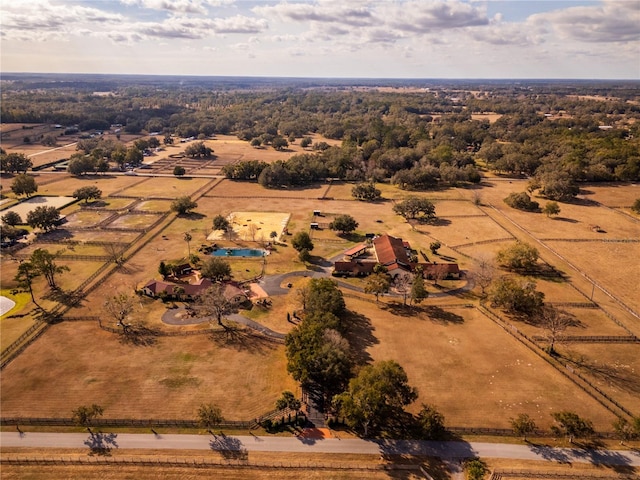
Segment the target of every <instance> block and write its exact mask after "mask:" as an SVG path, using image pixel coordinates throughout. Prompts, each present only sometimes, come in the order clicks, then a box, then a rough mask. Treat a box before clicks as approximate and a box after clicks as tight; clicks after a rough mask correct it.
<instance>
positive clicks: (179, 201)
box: [171, 196, 198, 215]
mask: <svg viewBox="0 0 640 480" xmlns="http://www.w3.org/2000/svg"><path fill="white" fill-rule="evenodd" d="M196 208H198V204H197V203H196V202H194V201H193V200H191V198H190V197H188V196H184V197H178V198H176V199H175V200H174V201H173V202H171V211H173V212H176V213H177V214H178V215H185V214H187V213H189V212H191V210H194V209H196Z"/></svg>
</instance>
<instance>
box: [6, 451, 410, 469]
mask: <svg viewBox="0 0 640 480" xmlns="http://www.w3.org/2000/svg"><path fill="white" fill-rule="evenodd" d="M221 451H222V452H230V453H235V454H236V455H237V456H239V457H242V458H237V459H215V458H192V457H183V458H173V459H169V458H160V457H146V458H139V457H119V456H118V457H112V456H86V457H62V456H60V457H58V458H55V457H51V456H49V457H37V456H23V455H21V456H17V455H15V454H13V455H6V456H4V457H3V459H2V463H3V464H5V465H130V466H144V467H180V468H224V467H232V468H238V467H241V468H260V469H267V468H268V469H289V470H300V469H303V470H309V469H314V470H318V469H322V470H327V471H331V470H339V471H354V472H357V471H363V472H370V471H416V472H419V471H420V465H411V464H366V463H359V464H350V463H330V462H313V461H308V462H301V461H298V462H293V461H288V462H283V461H273V462H266V461H264V460H262V461H253V460H249V459H248V458H247V455H246V454H247V451H246V450H230V449H228V450H224V449H223V450H221Z"/></svg>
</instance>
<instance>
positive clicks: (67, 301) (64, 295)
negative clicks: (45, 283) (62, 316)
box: [43, 288, 84, 307]
mask: <svg viewBox="0 0 640 480" xmlns="http://www.w3.org/2000/svg"><path fill="white" fill-rule="evenodd" d="M43 298H45V299H47V300H52V301H54V302H58V303H61V304H63V305H64V306H66V307H78V306H80V305H81V304H82V300H83V299H84V293H83V292H78V291H73V290H62V289H61V288H56V289H55V290H51V291H50V292H49V293H47V294H46V295H44V296H43Z"/></svg>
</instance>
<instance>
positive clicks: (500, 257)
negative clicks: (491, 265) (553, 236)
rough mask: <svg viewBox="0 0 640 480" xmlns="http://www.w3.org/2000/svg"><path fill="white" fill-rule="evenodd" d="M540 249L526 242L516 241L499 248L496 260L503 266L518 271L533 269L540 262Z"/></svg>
mask: <svg viewBox="0 0 640 480" xmlns="http://www.w3.org/2000/svg"><path fill="white" fill-rule="evenodd" d="M539 256H540V254H539V253H538V249H537V248H535V247H533V246H531V245H529V244H528V243H525V242H520V241H518V242H516V243H514V244H513V245H511V246H509V247H506V248H503V249H502V250H499V251H498V253H497V254H496V262H498V264H499V265H500V266H501V267H504V268H507V269H509V270H516V271H531V270H533V269H535V267H536V263H537V262H538V257H539Z"/></svg>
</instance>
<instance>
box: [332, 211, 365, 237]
mask: <svg viewBox="0 0 640 480" xmlns="http://www.w3.org/2000/svg"><path fill="white" fill-rule="evenodd" d="M329 228H330V229H331V230H337V231H338V232H340V233H341V234H342V235H346V234H348V233H351V232H353V231H355V229H356V228H358V222H357V221H356V219H355V218H353V217H352V216H351V215H348V214H344V215H338V216H337V217H335V218H334V219H333V221H332V222H331V223H329Z"/></svg>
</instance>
